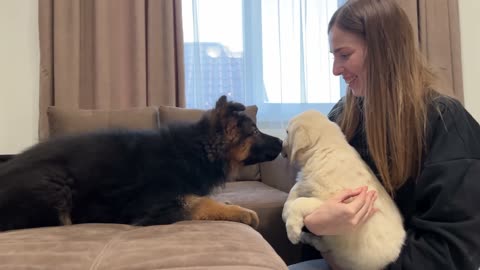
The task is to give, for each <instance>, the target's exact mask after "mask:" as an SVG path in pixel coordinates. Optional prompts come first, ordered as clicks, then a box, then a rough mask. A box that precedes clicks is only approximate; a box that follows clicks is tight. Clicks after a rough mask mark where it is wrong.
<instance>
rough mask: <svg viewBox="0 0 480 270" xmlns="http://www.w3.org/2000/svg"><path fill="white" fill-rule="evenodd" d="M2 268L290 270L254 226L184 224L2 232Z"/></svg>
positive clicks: (0, 236)
mask: <svg viewBox="0 0 480 270" xmlns="http://www.w3.org/2000/svg"><path fill="white" fill-rule="evenodd" d="M0 269H12V270H13V269H36V270H51V269H68V270H85V269H92V270H93V269H95V270H113V269H115V270H117V269H125V270H126V269H128V270H147V269H148V270H153V269H164V270H168V269H175V270H180V269H185V270H186V269H189V270H190V269H192V270H193V269H197V270H207V269H210V270H262V269H263V270H268V269H271V270H286V269H287V267H286V265H285V263H284V262H283V261H282V260H281V259H280V257H279V256H278V255H277V254H276V253H275V252H274V250H273V249H272V247H271V246H270V245H269V244H268V243H267V242H266V241H265V240H264V239H263V238H262V237H261V236H260V234H259V233H258V232H256V231H255V230H253V229H252V228H251V227H249V226H247V225H244V224H240V223H235V222H227V221H183V222H179V223H176V224H172V225H160V226H150V227H134V226H128V225H120V224H80V225H72V226H63V227H50V228H38V229H28V230H16V231H10V232H4V233H0Z"/></svg>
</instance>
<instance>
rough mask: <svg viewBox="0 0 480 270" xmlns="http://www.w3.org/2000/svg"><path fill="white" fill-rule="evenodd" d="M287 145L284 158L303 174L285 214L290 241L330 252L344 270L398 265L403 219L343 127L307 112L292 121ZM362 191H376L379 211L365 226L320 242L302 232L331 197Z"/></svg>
mask: <svg viewBox="0 0 480 270" xmlns="http://www.w3.org/2000/svg"><path fill="white" fill-rule="evenodd" d="M283 143H284V145H283V154H284V156H287V157H288V159H289V160H290V161H291V162H292V163H296V164H297V165H298V166H299V168H300V173H299V174H298V176H297V183H296V184H295V186H294V187H293V188H292V190H291V191H290V193H289V196H288V198H287V201H286V203H285V205H284V208H283V213H282V217H283V220H284V221H285V224H286V227H287V233H288V238H289V239H290V241H291V242H292V243H294V244H296V243H298V242H303V243H307V244H310V245H312V246H314V247H315V248H316V249H318V250H319V251H321V252H325V251H331V255H332V257H333V259H334V260H335V262H336V263H337V265H338V266H339V267H341V268H342V269H344V270H349V269H355V270H377V269H382V268H384V267H385V266H386V265H388V264H389V263H390V262H393V261H394V260H395V259H396V258H397V257H398V255H399V254H400V250H401V248H402V245H403V242H404V239H405V230H404V228H403V223H402V217H401V215H400V212H399V210H398V209H397V207H396V205H395V203H394V202H393V200H392V199H391V197H390V196H389V195H388V193H387V192H386V191H385V189H384V188H383V186H382V185H381V183H380V182H379V181H378V180H377V179H376V177H375V175H374V174H373V173H372V171H371V170H370V169H369V167H368V166H367V165H366V163H365V162H364V161H363V160H362V159H361V157H360V155H359V154H358V153H357V151H356V150H355V149H354V148H353V147H352V146H350V145H349V144H348V142H347V140H346V139H345V136H344V134H343V133H342V131H341V130H340V128H339V126H338V125H337V124H336V123H334V122H331V121H330V120H329V119H328V118H327V117H326V116H325V115H323V114H321V113H320V112H317V111H313V110H310V111H306V112H304V113H301V114H300V115H297V116H296V117H294V118H293V119H291V120H290V122H289V124H288V128H287V137H286V138H285V140H284V141H283ZM360 186H368V189H369V190H376V191H377V199H376V201H375V204H374V206H375V208H377V209H378V210H379V211H377V212H376V213H375V214H374V215H373V216H371V217H370V218H369V219H368V220H367V221H366V222H365V223H364V224H363V225H361V226H360V227H358V228H357V229H356V230H355V231H354V232H351V233H347V234H343V235H334V236H322V237H317V236H315V235H313V234H311V233H307V232H302V227H303V226H304V224H303V218H304V217H305V216H306V215H308V214H310V213H311V212H313V211H314V210H315V209H316V208H318V207H319V206H320V205H321V204H322V203H323V202H324V201H326V200H328V199H329V198H330V197H331V196H332V195H334V194H336V193H338V192H340V191H342V190H345V189H352V188H357V187H360Z"/></svg>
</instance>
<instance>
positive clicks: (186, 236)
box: [0, 106, 309, 270]
mask: <svg viewBox="0 0 480 270" xmlns="http://www.w3.org/2000/svg"><path fill="white" fill-rule="evenodd" d="M246 112H247V114H248V115H249V116H250V117H252V118H253V119H254V120H255V118H256V113H257V107H256V106H248V107H247V110H246ZM202 113H203V111H201V110H194V109H182V108H176V107H168V106H159V107H147V108H132V109H123V110H71V109H65V108H57V107H50V108H49V109H48V120H49V136H51V137H53V136H58V135H63V134H69V133H75V132H84V131H91V130H95V129H102V128H130V129H152V128H158V127H161V126H162V125H166V124H168V123H172V122H178V121H195V120H197V119H199V118H200V117H201V115H202ZM294 179H295V171H294V170H293V169H292V168H291V167H290V166H289V165H288V162H287V161H286V160H285V159H283V158H282V157H281V156H279V157H278V158H277V159H276V160H274V161H271V162H265V163H261V164H257V165H251V166H245V167H244V168H242V169H241V171H240V173H239V176H238V178H237V179H236V180H235V181H232V182H228V183H227V184H226V185H225V186H224V187H222V188H219V189H218V190H217V191H216V192H215V193H214V194H213V195H212V196H213V197H215V198H216V199H217V200H220V201H225V202H229V203H232V204H238V205H241V206H244V207H247V208H250V209H253V210H255V211H256V212H257V213H258V215H259V218H260V225H259V227H258V229H257V231H256V230H254V229H253V228H251V227H249V226H247V225H244V224H240V223H235V222H229V221H181V222H178V223H175V224H170V225H158V226H149V227H135V226H129V225H122V224H77V225H72V226H64V227H50V228H35V229H26V230H15V231H9V232H3V233H0V269H187V268H188V269H277V270H278V269H286V265H287V264H291V263H295V262H298V261H301V260H303V259H305V255H304V254H305V247H303V246H301V245H292V244H291V243H290V242H289V241H288V239H287V236H286V232H285V225H284V223H283V221H282V218H281V212H282V207H283V203H284V202H285V200H286V198H287V195H288V194H287V193H288V191H289V190H290V188H291V187H292V186H293V184H294ZM308 252H309V251H308V248H307V253H306V254H308Z"/></svg>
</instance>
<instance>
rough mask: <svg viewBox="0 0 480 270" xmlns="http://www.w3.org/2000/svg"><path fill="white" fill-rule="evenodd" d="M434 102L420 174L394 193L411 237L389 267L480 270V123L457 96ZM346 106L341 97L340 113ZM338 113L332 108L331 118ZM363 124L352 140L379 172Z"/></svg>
mask: <svg viewBox="0 0 480 270" xmlns="http://www.w3.org/2000/svg"><path fill="white" fill-rule="evenodd" d="M432 103H433V104H431V105H432V106H430V108H429V115H428V123H427V136H426V149H425V154H424V156H423V157H422V168H421V172H420V175H419V176H418V178H417V179H409V180H407V181H406V183H405V184H404V185H403V186H402V187H401V188H400V189H399V190H397V191H396V193H395V198H394V199H395V202H396V204H397V206H398V207H399V209H400V211H401V213H402V216H403V218H404V223H405V228H406V230H407V239H406V242H405V245H404V247H403V248H402V252H401V254H400V257H399V258H398V259H397V260H396V261H395V262H394V263H392V264H391V265H389V266H388V267H387V269H391V270H394V269H395V270H396V269H425V270H430V269H432V270H440V269H452V270H453V269H459V270H470V269H472V270H478V269H480V126H479V124H478V123H477V122H476V121H475V119H473V117H472V116H471V115H470V114H469V113H468V112H467V111H466V110H465V109H464V107H463V106H462V105H461V104H460V103H459V102H458V101H456V100H454V99H452V98H447V97H438V98H436V99H434V101H433V102H432ZM342 106H343V105H342V101H340V102H339V103H338V104H337V105H336V106H335V107H334V108H335V109H336V110H335V112H339V111H341V109H342ZM333 111H334V110H332V112H333ZM335 115H337V113H335V114H334V113H330V119H331V120H334V119H335ZM362 127H363V124H360V125H359V129H358V132H357V133H356V135H355V136H354V137H353V138H352V140H351V141H350V144H351V145H352V146H353V147H355V148H356V149H357V151H358V152H359V153H360V155H361V156H362V158H363V159H364V160H365V161H366V162H367V163H368V164H369V165H370V166H371V167H372V170H373V171H374V172H377V170H376V168H375V165H374V163H373V161H372V159H371V157H370V155H369V153H368V149H367V144H366V140H365V136H364V133H363V132H362V131H363V128H362ZM377 175H378V173H377ZM379 179H380V178H379Z"/></svg>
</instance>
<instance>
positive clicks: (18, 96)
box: [0, 0, 480, 154]
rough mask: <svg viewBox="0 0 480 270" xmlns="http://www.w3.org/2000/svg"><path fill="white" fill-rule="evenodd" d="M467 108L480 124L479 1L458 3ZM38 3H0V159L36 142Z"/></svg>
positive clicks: (25, 0) (13, 0) (14, 0)
mask: <svg viewBox="0 0 480 270" xmlns="http://www.w3.org/2000/svg"><path fill="white" fill-rule="evenodd" d="M459 8H460V25H461V38H462V61H463V63H462V65H463V76H464V90H465V106H466V108H467V109H468V110H469V111H470V113H472V115H473V116H474V117H475V118H476V119H477V120H478V121H480V87H478V86H477V83H476V80H475V79H476V77H478V76H480V51H478V49H477V48H480V30H479V28H478V27H477V26H476V24H477V17H478V15H479V14H478V11H479V10H480V1H473V0H460V1H459ZM37 21H38V0H1V1H0V36H1V37H2V41H1V42H0V59H1V61H0V154H7V153H17V152H18V151H21V150H22V149H24V148H25V147H28V146H30V145H31V144H33V143H35V142H36V141H37V128H38V73H39V48H38V46H39V45H38V26H37Z"/></svg>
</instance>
